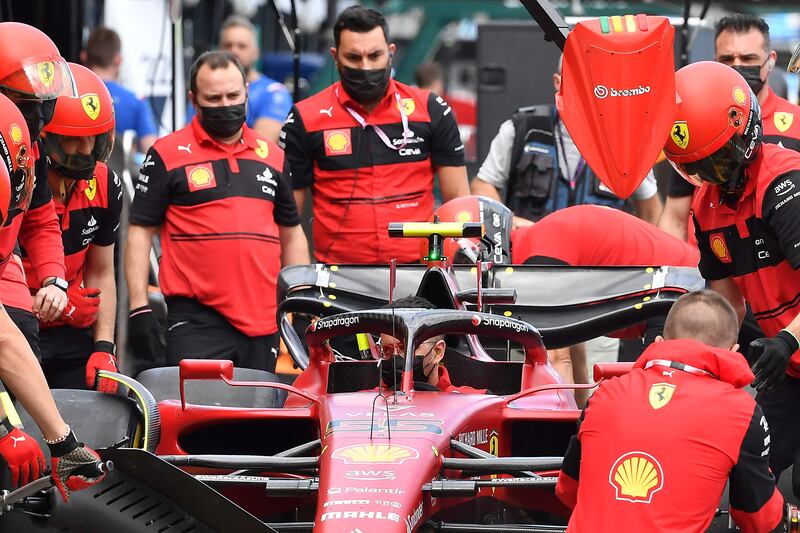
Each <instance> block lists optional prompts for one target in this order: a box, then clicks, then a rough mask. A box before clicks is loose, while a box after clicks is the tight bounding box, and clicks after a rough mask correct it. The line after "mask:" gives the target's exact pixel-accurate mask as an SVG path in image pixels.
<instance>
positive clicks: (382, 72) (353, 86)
mask: <svg viewBox="0 0 800 533" xmlns="http://www.w3.org/2000/svg"><path fill="white" fill-rule="evenodd" d="M391 73H392V62H391V61H389V62H388V63H387V64H386V68H381V69H360V68H351V67H339V77H340V78H341V79H342V85H343V86H344V90H345V91H347V94H349V95H350V97H351V98H352V99H353V100H355V101H356V102H358V103H359V104H361V105H373V104H376V103H378V102H379V101H380V100H381V98H383V95H384V94H386V87H388V86H389V76H390V75H391Z"/></svg>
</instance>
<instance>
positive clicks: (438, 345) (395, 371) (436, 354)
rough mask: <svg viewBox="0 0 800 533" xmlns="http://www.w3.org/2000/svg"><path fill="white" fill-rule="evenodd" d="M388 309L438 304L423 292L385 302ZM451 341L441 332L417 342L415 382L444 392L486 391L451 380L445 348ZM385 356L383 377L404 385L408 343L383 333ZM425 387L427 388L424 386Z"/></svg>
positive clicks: (387, 381) (385, 381) (388, 383)
mask: <svg viewBox="0 0 800 533" xmlns="http://www.w3.org/2000/svg"><path fill="white" fill-rule="evenodd" d="M384 308H385V309H392V308H394V309H436V307H435V306H434V305H433V304H432V303H431V302H429V301H428V300H426V299H425V298H421V297H419V296H406V297H405V298H400V299H398V300H395V301H394V302H392V303H390V304H387V305H385V306H384ZM446 348H447V344H446V343H445V340H444V335H438V336H436V337H431V338H430V339H427V340H425V341H424V342H422V343H421V344H420V345H419V346H417V349H416V351H415V352H414V383H415V386H418V385H417V384H418V383H427V384H428V385H430V386H432V387H433V389H432V390H434V389H438V390H440V391H442V392H463V393H478V394H485V393H486V390H485V389H483V390H481V389H473V388H472V387H467V386H460V387H457V386H455V385H453V383H452V382H451V381H450V374H448V372H447V369H446V368H445V367H444V365H443V364H442V359H444V352H445V349H446ZM380 349H381V356H382V357H383V359H384V360H383V363H382V364H381V375H382V376H381V377H382V378H383V384H384V385H386V386H387V387H389V388H392V389H393V388H395V386H398V387H399V386H400V384H401V383H402V382H403V368H405V357H404V355H403V354H405V353H406V352H405V345H404V344H403V342H402V341H399V340H397V339H395V338H394V337H392V336H391V335H387V334H385V333H382V334H381V344H380ZM422 390H424V389H422Z"/></svg>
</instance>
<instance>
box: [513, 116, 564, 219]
mask: <svg viewBox="0 0 800 533" xmlns="http://www.w3.org/2000/svg"><path fill="white" fill-rule="evenodd" d="M511 123H512V124H513V125H514V144H513V145H512V147H511V162H510V165H509V174H508V186H507V188H506V205H510V202H511V194H512V192H513V191H514V188H515V185H516V181H517V163H519V160H520V158H521V157H522V152H523V150H524V149H525V144H527V143H528V142H537V143H541V144H545V145H548V146H555V136H554V135H553V113H552V109H551V106H547V105H537V106H531V107H523V108H520V109H519V110H518V111H517V112H516V113H514V115H512V117H511Z"/></svg>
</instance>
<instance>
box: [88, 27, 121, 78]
mask: <svg viewBox="0 0 800 533" xmlns="http://www.w3.org/2000/svg"><path fill="white" fill-rule="evenodd" d="M121 51H122V41H120V38H119V34H118V33H117V32H115V31H114V30H112V29H111V28H104V27H103V26H98V27H97V28H95V29H94V30H92V33H90V34H89V39H88V40H87V41H86V66H87V67H89V68H92V67H100V68H107V67H110V66H111V65H112V64H113V63H114V58H115V57H117V55H119V53H120V52H121Z"/></svg>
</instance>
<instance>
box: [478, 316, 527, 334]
mask: <svg viewBox="0 0 800 533" xmlns="http://www.w3.org/2000/svg"><path fill="white" fill-rule="evenodd" d="M472 323H473V324H475V325H476V326H480V325H481V324H483V325H485V326H494V327H496V328H500V329H503V328H511V329H513V330H514V331H516V332H517V333H521V332H527V331H528V326H526V325H525V324H520V323H519V322H512V321H511V320H508V319H506V318H500V317H493V316H492V317H485V316H478V315H472Z"/></svg>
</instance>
